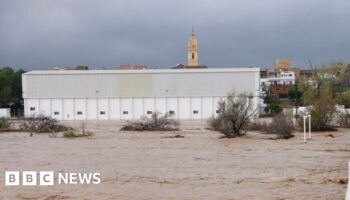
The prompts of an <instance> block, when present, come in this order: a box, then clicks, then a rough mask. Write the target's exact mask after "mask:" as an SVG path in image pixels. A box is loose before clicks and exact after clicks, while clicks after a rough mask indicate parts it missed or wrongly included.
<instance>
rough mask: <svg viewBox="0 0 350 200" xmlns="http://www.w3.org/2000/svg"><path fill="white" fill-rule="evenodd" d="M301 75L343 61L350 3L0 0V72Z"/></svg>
mask: <svg viewBox="0 0 350 200" xmlns="http://www.w3.org/2000/svg"><path fill="white" fill-rule="evenodd" d="M192 26H194V29H195V33H196V35H197V39H198V42H199V45H198V46H199V57H200V63H201V64H205V65H208V66H210V67H238V66H244V67H248V66H273V65H274V62H275V59H277V58H289V59H291V60H292V63H293V65H294V66H301V67H307V66H308V60H309V59H310V60H311V61H312V62H313V63H314V64H322V63H328V62H329V61H330V60H332V59H342V60H343V61H349V58H350V57H349V55H350V1H349V0H215V1H214V0H94V1H92V0H56V1H54V0H0V66H5V65H10V66H13V67H16V68H24V69H27V70H28V69H48V68H51V67H52V66H75V65H88V66H93V67H113V66H118V65H119V64H124V63H128V64H145V65H148V66H149V67H151V68H153V67H157V68H168V67H169V66H173V65H175V64H177V63H186V58H187V57H186V56H187V55H186V48H187V40H188V38H189V36H190V33H191V27H192Z"/></svg>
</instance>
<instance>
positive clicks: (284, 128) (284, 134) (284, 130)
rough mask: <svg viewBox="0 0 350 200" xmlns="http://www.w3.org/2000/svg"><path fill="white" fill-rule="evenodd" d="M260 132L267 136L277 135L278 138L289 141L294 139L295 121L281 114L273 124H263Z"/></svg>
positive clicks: (275, 117) (276, 116) (274, 118)
mask: <svg viewBox="0 0 350 200" xmlns="http://www.w3.org/2000/svg"><path fill="white" fill-rule="evenodd" d="M259 128H260V131H261V132H262V133H265V134H274V135H277V138H280V139H288V138H291V137H293V134H292V132H293V128H294V125H293V121H292V119H291V118H289V117H287V116H286V115H285V114H283V113H279V114H277V115H275V116H274V117H273V118H272V122H270V123H263V124H261V125H260V126H259Z"/></svg>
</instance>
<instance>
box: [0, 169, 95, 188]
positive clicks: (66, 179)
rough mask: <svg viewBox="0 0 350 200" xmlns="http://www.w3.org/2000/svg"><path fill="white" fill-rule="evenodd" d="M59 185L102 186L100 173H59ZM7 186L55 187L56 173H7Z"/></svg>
mask: <svg viewBox="0 0 350 200" xmlns="http://www.w3.org/2000/svg"><path fill="white" fill-rule="evenodd" d="M56 177H57V181H56V182H57V183H58V184H59V185H61V184H66V185H67V184H95V185H97V184H100V183H101V174H100V173H75V172H71V173H57V174H56ZM5 185H6V186H19V185H24V186H36V185H39V186H53V185H55V173H54V172H53V171H40V172H37V171H23V172H22V173H21V172H20V171H6V172H5Z"/></svg>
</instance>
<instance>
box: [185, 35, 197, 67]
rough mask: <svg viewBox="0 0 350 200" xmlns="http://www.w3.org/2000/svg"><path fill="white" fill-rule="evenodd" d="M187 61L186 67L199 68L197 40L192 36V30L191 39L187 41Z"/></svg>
mask: <svg viewBox="0 0 350 200" xmlns="http://www.w3.org/2000/svg"><path fill="white" fill-rule="evenodd" d="M187 60H188V61H187V66H199V63H198V47H197V39H196V37H195V35H194V32H193V30H192V34H191V37H190V39H189V40H188V47H187Z"/></svg>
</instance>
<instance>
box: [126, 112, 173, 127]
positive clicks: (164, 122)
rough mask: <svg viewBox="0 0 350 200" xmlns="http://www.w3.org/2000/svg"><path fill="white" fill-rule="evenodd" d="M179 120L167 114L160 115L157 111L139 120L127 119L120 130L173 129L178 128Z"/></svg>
mask: <svg viewBox="0 0 350 200" xmlns="http://www.w3.org/2000/svg"><path fill="white" fill-rule="evenodd" d="M178 127H179V122H178V121H177V120H175V119H172V118H170V116H169V115H168V114H165V115H160V114H159V113H158V112H155V113H153V114H152V116H151V117H142V118H141V120H135V121H128V122H127V125H125V126H123V127H122V128H121V129H120V130H121V131H174V130H179V129H178Z"/></svg>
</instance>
